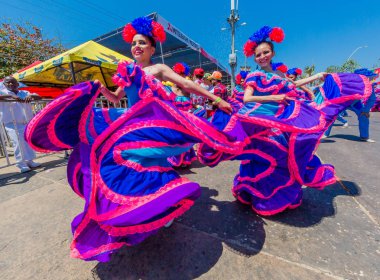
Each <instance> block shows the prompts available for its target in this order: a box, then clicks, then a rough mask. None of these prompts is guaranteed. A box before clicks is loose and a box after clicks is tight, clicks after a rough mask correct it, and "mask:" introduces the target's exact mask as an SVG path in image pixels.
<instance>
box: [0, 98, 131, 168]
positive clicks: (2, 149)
mask: <svg viewBox="0 0 380 280" xmlns="http://www.w3.org/2000/svg"><path fill="white" fill-rule="evenodd" d="M52 100H53V99H40V100H38V101H32V102H30V103H29V104H30V105H31V109H32V112H33V115H35V114H37V113H38V112H39V111H41V110H42V109H43V108H45V106H46V105H47V104H49V102H51V101H52ZM1 103H3V104H1ZM4 103H16V101H13V100H0V106H1V105H3V106H4V105H5V104H4ZM5 106H6V105H5ZM127 106H128V102H127V99H126V98H122V99H121V100H120V101H119V102H118V103H112V102H110V101H108V100H107V99H106V98H105V97H103V96H101V97H99V98H98V99H97V100H96V104H95V105H94V107H96V108H127ZM9 108H10V111H11V116H12V120H13V124H14V127H15V130H16V136H17V138H18V140H19V139H20V137H23V135H24V131H18V129H17V125H16V121H15V120H16V118H15V115H14V112H13V107H12V106H10V107H9ZM0 113H1V110H0ZM23 113H24V117H25V122H24V123H25V124H26V123H28V122H29V120H28V119H27V113H26V112H25V109H24V112H23ZM9 148H12V144H11V141H10V138H9V136H8V135H7V132H6V129H5V124H4V123H3V121H2V118H0V158H4V157H5V159H6V165H5V166H9V165H11V161H10V159H9V153H8V149H9ZM21 152H22V149H21ZM0 167H4V166H1V165H0Z"/></svg>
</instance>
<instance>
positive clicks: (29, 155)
mask: <svg viewBox="0 0 380 280" xmlns="http://www.w3.org/2000/svg"><path fill="white" fill-rule="evenodd" d="M3 84H4V86H5V89H3V90H2V91H0V122H1V121H2V122H3V123H4V126H5V130H6V132H7V134H8V136H9V138H10V141H11V143H12V146H13V148H14V156H15V159H16V166H17V167H18V168H19V169H20V172H22V173H23V172H28V171H30V170H31V168H35V167H38V166H40V165H41V164H40V163H37V162H34V161H33V159H34V158H35V157H36V154H35V152H34V151H33V150H32V149H31V148H30V146H29V145H28V143H27V142H26V141H25V139H24V131H25V126H26V124H27V123H28V122H29V121H30V120H31V118H32V117H33V112H32V108H31V106H30V104H28V103H30V102H31V101H32V100H38V99H41V97H40V96H39V95H36V94H30V93H29V92H28V91H26V90H19V89H18V87H19V83H18V82H17V80H16V79H15V78H13V77H11V76H8V77H5V78H4V81H3ZM2 100H7V101H13V102H1V101H2Z"/></svg>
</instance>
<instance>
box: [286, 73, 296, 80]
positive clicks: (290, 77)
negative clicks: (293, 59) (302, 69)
mask: <svg viewBox="0 0 380 280" xmlns="http://www.w3.org/2000/svg"><path fill="white" fill-rule="evenodd" d="M288 78H289V79H291V80H292V81H295V80H296V78H297V76H296V75H293V74H290V75H289V76H288Z"/></svg>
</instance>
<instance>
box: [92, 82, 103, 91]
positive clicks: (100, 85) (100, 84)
mask: <svg viewBox="0 0 380 280" xmlns="http://www.w3.org/2000/svg"><path fill="white" fill-rule="evenodd" d="M94 84H95V85H99V90H100V92H102V89H103V88H104V86H103V84H102V83H101V82H100V81H99V80H94Z"/></svg>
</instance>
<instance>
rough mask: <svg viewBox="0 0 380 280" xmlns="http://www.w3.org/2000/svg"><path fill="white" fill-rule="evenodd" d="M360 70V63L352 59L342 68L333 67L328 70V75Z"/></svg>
mask: <svg viewBox="0 0 380 280" xmlns="http://www.w3.org/2000/svg"><path fill="white" fill-rule="evenodd" d="M358 68H360V65H359V63H357V62H356V61H355V60H353V59H350V60H347V61H346V62H345V63H343V64H342V65H341V66H336V65H331V66H329V67H327V68H326V72H327V73H337V72H346V73H347V72H349V73H352V72H354V70H355V69H358Z"/></svg>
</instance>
